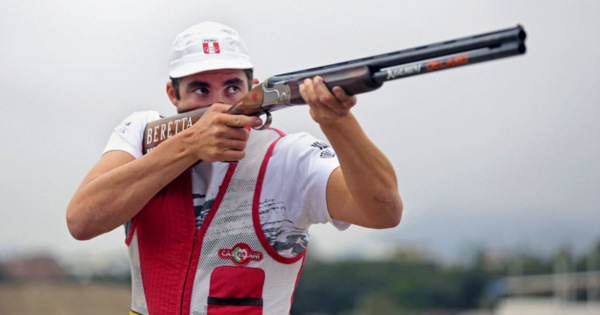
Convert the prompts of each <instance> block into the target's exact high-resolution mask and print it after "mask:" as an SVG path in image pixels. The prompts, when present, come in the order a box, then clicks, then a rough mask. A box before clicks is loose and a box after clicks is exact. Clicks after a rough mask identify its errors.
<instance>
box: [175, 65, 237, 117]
mask: <svg viewBox="0 0 600 315" xmlns="http://www.w3.org/2000/svg"><path fill="white" fill-rule="evenodd" d="M170 84H171V83H168V86H167V93H168V94H169V98H171V101H172V102H173V104H174V105H175V106H176V107H177V112H178V113H183V112H187V111H190V110H194V109H197V108H202V107H206V106H209V105H211V104H213V103H224V104H229V105H234V104H236V103H237V102H238V101H239V100H240V99H241V98H242V97H243V96H244V94H246V93H248V78H247V76H246V73H245V72H244V70H240V69H224V70H213V71H206V72H201V73H196V74H192V75H190V76H187V77H183V78H181V79H180V80H179V93H180V99H179V100H177V98H175V96H174V90H173V87H172V85H170ZM169 89H170V90H169Z"/></svg>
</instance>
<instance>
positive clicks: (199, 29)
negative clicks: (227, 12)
mask: <svg viewBox="0 0 600 315" xmlns="http://www.w3.org/2000/svg"><path fill="white" fill-rule="evenodd" d="M253 67H254V66H253V65H252V64H251V63H250V56H249V55H248V48H246V44H245V43H244V40H243V39H242V38H241V37H240V35H239V34H238V33H237V32H236V31H235V30H233V29H232V28H230V27H227V26H225V25H222V24H219V23H215V22H202V23H200V24H196V25H194V26H192V27H190V28H188V29H187V30H185V31H183V32H182V33H181V34H179V35H178V36H177V38H175V42H173V46H172V47H171V56H170V60H169V76H170V77H171V78H181V77H185V76H188V75H191V74H194V73H198V72H203V71H209V70H218V69H251V68H253Z"/></svg>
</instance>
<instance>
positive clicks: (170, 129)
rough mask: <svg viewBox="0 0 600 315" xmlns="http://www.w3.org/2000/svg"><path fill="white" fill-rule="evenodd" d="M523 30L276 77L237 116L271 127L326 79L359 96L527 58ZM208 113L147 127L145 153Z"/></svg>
mask: <svg viewBox="0 0 600 315" xmlns="http://www.w3.org/2000/svg"><path fill="white" fill-rule="evenodd" d="M526 37H527V35H526V33H525V30H524V29H523V27H522V26H520V25H518V26H516V27H513V28H509V29H505V30H500V31H495V32H490V33H485V34H479V35H475V36H470V37H464V38H459V39H454V40H449V41H445V42H440V43H436V44H431V45H426V46H421V47H416V48H411V49H405V50H400V51H395V52H391V53H386V54H381V55H376V56H371V57H366V58H361V59H356V60H351V61H345V62H341V63H336V64H332V65H327V66H322V67H317V68H311V69H306V70H301V71H295V72H290V73H284V74H280V75H276V76H272V77H270V78H268V79H266V80H265V81H264V82H263V83H261V84H259V85H257V86H255V87H254V88H252V90H251V91H250V92H248V93H247V94H246V95H244V96H243V97H242V99H241V100H240V101H239V102H238V103H237V104H235V105H234V106H232V107H231V108H230V109H229V110H228V113H230V114H234V115H247V116H260V115H262V114H266V115H267V120H266V122H265V124H264V125H263V126H262V127H261V128H260V129H264V128H266V127H268V126H269V125H270V123H271V114H270V113H271V112H273V111H276V110H280V109H283V108H286V107H290V106H294V105H301V104H305V102H304V100H303V99H302V96H301V95H300V91H299V86H300V84H301V83H302V82H303V81H304V80H305V79H306V78H313V77H315V76H321V77H322V78H323V80H324V82H325V85H326V86H327V87H328V88H329V89H330V90H331V89H332V88H333V87H335V86H340V87H342V88H343V89H344V90H345V91H346V93H348V94H351V95H355V94H360V93H365V92H370V91H373V90H376V89H378V88H380V87H381V86H382V85H383V83H384V82H386V81H391V80H397V79H401V78H406V77H410V76H415V75H420V74H425V73H430V72H435V71H440V70H446V69H452V68H456V67H461V66H466V65H470V64H474V63H479V62H483V61H489V60H493V59H498V58H505V57H510V56H516V55H522V54H524V53H525V51H526V47H525V38H526ZM206 110H207V108H201V109H196V110H192V111H189V112H186V113H183V114H179V115H175V116H171V117H167V118H163V119H160V120H157V121H154V122H152V123H149V124H148V125H147V126H146V129H145V133H144V143H143V152H144V154H146V153H148V152H150V151H151V150H152V149H153V148H155V147H156V146H157V145H158V144H160V143H161V142H162V141H164V140H166V139H168V138H170V137H172V136H173V135H175V134H177V133H178V132H180V131H182V130H185V129H187V128H189V127H191V126H192V124H193V123H195V122H196V121H197V120H198V119H199V118H200V117H201V116H202V115H203V114H204V113H205V112H206Z"/></svg>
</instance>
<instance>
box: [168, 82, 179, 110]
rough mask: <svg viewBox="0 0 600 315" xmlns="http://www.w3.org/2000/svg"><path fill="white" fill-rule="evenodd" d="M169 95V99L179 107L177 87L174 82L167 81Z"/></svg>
mask: <svg viewBox="0 0 600 315" xmlns="http://www.w3.org/2000/svg"><path fill="white" fill-rule="evenodd" d="M167 96H168V97H169V100H171V103H173V105H175V107H177V101H178V99H177V95H176V91H175V88H174V87H173V82H167Z"/></svg>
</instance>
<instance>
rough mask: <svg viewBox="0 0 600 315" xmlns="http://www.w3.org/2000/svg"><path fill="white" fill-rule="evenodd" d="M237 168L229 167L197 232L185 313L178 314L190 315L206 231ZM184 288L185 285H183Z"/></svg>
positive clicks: (233, 165)
mask: <svg viewBox="0 0 600 315" xmlns="http://www.w3.org/2000/svg"><path fill="white" fill-rule="evenodd" d="M237 166H238V165H237V164H236V163H231V164H230V165H229V168H228V169H227V173H226V174H225V178H224V179H223V183H221V186H220V187H219V193H218V194H217V198H216V199H215V202H214V203H213V204H212V206H211V207H210V211H209V212H208V215H207V216H206V218H205V219H204V221H203V222H202V225H201V226H200V231H199V233H198V231H196V233H195V237H196V243H195V246H194V247H193V252H192V256H191V257H192V259H191V260H190V265H189V270H188V271H187V277H188V279H187V282H186V283H185V288H184V290H183V297H182V298H183V303H182V306H181V307H182V310H183V312H179V313H178V314H182V315H189V314H190V308H191V303H192V291H193V290H194V281H195V278H196V271H197V270H198V261H199V260H200V253H201V252H202V243H203V241H204V235H205V234H206V230H208V226H209V225H210V223H211V222H212V220H213V218H214V217H215V214H216V213H217V211H218V210H219V206H220V205H221V202H222V201H223V197H224V196H225V192H226V191H227V187H229V182H231V178H232V177H233V173H234V171H235V169H236V168H237ZM195 219H196V218H194V226H195V225H196V224H195V222H196V220H195ZM182 286H183V284H182Z"/></svg>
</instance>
